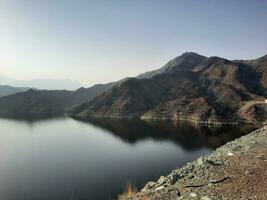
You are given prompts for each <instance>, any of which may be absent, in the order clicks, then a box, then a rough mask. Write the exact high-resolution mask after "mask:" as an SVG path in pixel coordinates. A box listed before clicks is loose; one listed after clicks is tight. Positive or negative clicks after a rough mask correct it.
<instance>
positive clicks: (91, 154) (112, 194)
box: [0, 117, 251, 200]
mask: <svg viewBox="0 0 267 200" xmlns="http://www.w3.org/2000/svg"><path fill="white" fill-rule="evenodd" d="M250 130H251V129H248V128H245V127H242V128H238V127H234V128H233V127H232V128H231V127H227V128H212V129H209V128H205V127H193V126H190V125H185V124H174V123H172V122H163V121H161V122H144V121H140V120H115V119H113V120H111V119H109V120H103V119H102V120H87V121H78V120H74V119H71V118H67V117H61V118H47V119H4V118H0V177H1V178H0V199H1V200H113V199H116V197H117V195H118V194H119V193H120V192H122V191H123V189H124V187H125V185H126V183H127V182H129V181H130V182H132V183H134V184H136V185H137V186H138V187H139V188H140V187H141V186H143V185H144V184H145V183H146V182H147V181H149V180H155V179H157V178H158V177H159V176H160V175H164V174H165V175H167V174H168V173H170V172H171V170H173V169H174V168H176V167H179V166H181V165H183V164H185V163H187V162H189V161H192V160H194V159H196V158H197V157H199V156H201V155H204V154H207V153H209V152H210V151H211V150H212V149H214V148H216V147H218V146H220V145H222V144H224V143H225V142H227V141H229V140H231V139H233V138H235V137H239V136H240V135H243V134H246V133H248V132H249V131H250Z"/></svg>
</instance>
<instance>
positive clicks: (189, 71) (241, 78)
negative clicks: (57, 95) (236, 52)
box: [69, 52, 267, 122]
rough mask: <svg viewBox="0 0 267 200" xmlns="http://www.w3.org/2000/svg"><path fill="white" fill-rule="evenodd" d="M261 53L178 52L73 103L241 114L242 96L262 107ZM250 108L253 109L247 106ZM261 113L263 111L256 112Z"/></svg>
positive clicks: (166, 114)
mask: <svg viewBox="0 0 267 200" xmlns="http://www.w3.org/2000/svg"><path fill="white" fill-rule="evenodd" d="M266 63H267V59H266V56H264V57H262V58H259V59H256V60H249V61H230V60H227V59H224V58H220V57H205V56H201V55H198V54H196V53H192V52H189V53H184V54H182V55H181V56H179V57H176V58H175V59H173V60H171V61H169V62H168V63H167V64H166V65H164V66H163V67H162V68H160V69H158V70H155V71H151V72H147V73H144V74H141V75H140V76H138V77H136V78H131V79H128V80H126V81H124V82H123V83H121V84H118V85H115V86H114V87H113V88H112V89H111V90H108V91H107V92H105V93H103V94H101V95H100V96H98V97H96V98H95V99H93V100H92V101H90V102H87V103H84V104H81V105H79V106H76V107H75V108H73V109H72V110H71V111H70V112H69V113H70V115H74V116H79V117H88V116H97V117H141V118H148V119H158V118H160V119H162V118H164V119H183V120H191V121H192V120H193V121H198V120H200V121H213V122H214V121H230V122H231V121H233V120H247V119H248V118H245V117H243V116H242V115H240V113H241V112H238V111H239V110H240V109H242V107H243V106H245V105H246V104H247V102H255V103H256V102H257V103H260V104H261V106H258V107H257V109H258V110H255V109H254V113H253V114H252V115H255V117H254V118H257V121H259V120H265V119H264V117H260V118H258V115H259V114H258V113H262V112H265V107H266V105H267V104H264V101H263V100H264V99H265V98H266V96H267V95H266V91H267V87H266V86H267V85H266V79H267V75H266ZM252 110H253V109H252ZM261 116H265V115H262V114H261Z"/></svg>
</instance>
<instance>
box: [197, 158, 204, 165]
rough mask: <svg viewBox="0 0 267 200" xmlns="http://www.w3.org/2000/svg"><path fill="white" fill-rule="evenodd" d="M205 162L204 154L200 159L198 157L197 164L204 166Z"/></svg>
mask: <svg viewBox="0 0 267 200" xmlns="http://www.w3.org/2000/svg"><path fill="white" fill-rule="evenodd" d="M203 164H204V162H203V156H201V157H200V158H199V159H197V165H199V166H202V165H203Z"/></svg>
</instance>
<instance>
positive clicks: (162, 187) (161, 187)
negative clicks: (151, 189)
mask: <svg viewBox="0 0 267 200" xmlns="http://www.w3.org/2000/svg"><path fill="white" fill-rule="evenodd" d="M164 188H165V186H164V185H162V186H159V187H157V188H156V189H155V190H156V191H158V190H162V189H164Z"/></svg>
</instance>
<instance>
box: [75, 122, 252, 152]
mask: <svg viewBox="0 0 267 200" xmlns="http://www.w3.org/2000/svg"><path fill="white" fill-rule="evenodd" d="M76 120H79V121H81V122H84V123H89V124H92V125H94V126H96V127H100V128H102V129H104V130H107V131H109V132H110V133H112V134H113V135H114V136H116V137H118V138H120V139H122V140H123V141H124V142H128V143H132V144H134V143H136V142H138V141H141V140H145V139H153V140H159V141H162V140H168V141H171V142H174V143H175V144H177V145H179V146H182V147H183V148H184V149H187V150H194V149H198V148H201V147H208V148H211V149H215V148H218V147H220V146H222V145H223V144H225V143H227V142H229V141H232V140H234V139H235V138H238V137H240V136H242V135H245V134H247V133H249V132H251V131H252V130H254V129H255V127H254V126H251V125H249V124H242V126H231V125H228V126H199V125H196V124H192V123H185V122H178V121H170V120H140V119H119V118H87V119H77V118H76Z"/></svg>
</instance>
